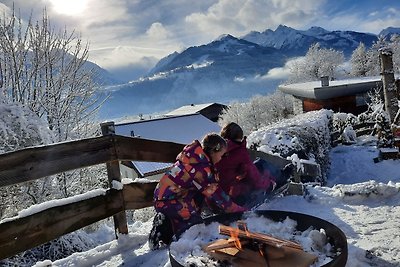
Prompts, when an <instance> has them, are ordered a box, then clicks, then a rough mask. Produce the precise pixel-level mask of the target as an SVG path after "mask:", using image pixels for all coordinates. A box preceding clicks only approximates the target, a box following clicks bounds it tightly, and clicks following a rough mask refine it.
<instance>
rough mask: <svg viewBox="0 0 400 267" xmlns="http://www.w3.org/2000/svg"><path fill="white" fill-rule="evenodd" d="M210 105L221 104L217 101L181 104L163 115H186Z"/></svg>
mask: <svg viewBox="0 0 400 267" xmlns="http://www.w3.org/2000/svg"><path fill="white" fill-rule="evenodd" d="M212 105H221V104H217V103H205V104H191V105H186V106H182V107H180V108H177V109H175V110H172V111H170V112H168V113H167V114H165V116H179V115H187V114H194V113H198V112H200V111H202V110H203V109H205V108H208V107H209V106H212Z"/></svg>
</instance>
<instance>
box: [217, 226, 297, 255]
mask: <svg viewBox="0 0 400 267" xmlns="http://www.w3.org/2000/svg"><path fill="white" fill-rule="evenodd" d="M219 233H220V234H223V235H227V236H231V235H232V233H235V234H237V236H238V237H239V238H242V239H252V240H254V241H259V242H262V243H265V244H267V245H270V246H274V247H282V246H285V247H291V248H295V249H301V250H303V248H302V247H301V245H300V244H298V243H296V242H292V241H290V240H283V239H279V238H276V237H273V236H269V235H265V234H260V233H253V232H250V231H243V230H240V229H239V228H234V227H230V226H226V225H220V226H219Z"/></svg>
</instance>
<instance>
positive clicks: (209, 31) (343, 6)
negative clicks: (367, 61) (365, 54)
mask: <svg viewBox="0 0 400 267" xmlns="http://www.w3.org/2000/svg"><path fill="white" fill-rule="evenodd" d="M13 3H14V5H15V9H16V10H17V14H21V16H22V18H23V19H25V20H27V19H28V18H29V16H30V15H31V14H32V17H33V19H34V20H37V19H38V18H40V16H41V14H42V11H43V9H44V8H46V10H47V13H48V15H49V17H50V20H51V24H52V25H53V26H54V27H57V28H64V27H66V28H67V29H68V30H69V31H71V32H72V31H73V30H75V31H76V32H77V33H79V34H80V35H81V38H82V39H83V40H84V41H87V42H89V44H90V60H91V61H93V62H95V63H96V64H98V65H100V66H101V67H103V68H105V69H107V70H109V71H111V72H112V73H114V74H118V76H119V77H120V78H122V77H124V78H128V79H131V80H134V79H136V78H138V77H140V76H141V75H143V74H145V73H146V72H147V71H148V70H149V69H151V68H152V67H153V66H154V65H155V64H156V62H158V60H160V59H161V58H163V57H165V56H167V55H169V54H171V53H173V52H174V51H178V52H179V51H182V50H184V49H185V48H188V47H190V46H197V45H202V44H206V43H209V42H211V41H212V40H214V39H216V38H218V37H219V36H220V35H221V34H228V33H229V34H232V35H234V36H236V37H240V36H243V35H245V34H247V33H249V32H250V31H264V30H266V29H272V30H275V29H276V27H277V26H278V25H280V24H284V25H287V26H289V27H293V28H295V29H299V30H306V29H308V28H310V27H311V26H320V27H323V28H325V29H327V30H354V31H361V32H369V33H375V34H378V33H379V32H380V31H381V30H382V29H384V28H386V27H389V26H393V27H397V26H400V17H399V16H396V14H399V12H400V2H399V1H395V0H379V1H378V0H363V1H352V0H337V1H328V0H202V1H197V0H132V1H129V0H113V1H109V0H68V1H64V0H30V1H25V0H15V1H11V0H10V1H8V0H6V1H4V0H3V1H1V2H0V9H2V10H3V11H4V12H3V14H7V13H9V11H10V8H11V7H12V5H13Z"/></svg>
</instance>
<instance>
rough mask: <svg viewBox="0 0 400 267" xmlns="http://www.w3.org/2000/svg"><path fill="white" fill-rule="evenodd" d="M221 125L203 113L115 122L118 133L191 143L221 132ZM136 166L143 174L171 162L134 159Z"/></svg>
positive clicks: (162, 167)
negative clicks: (207, 135)
mask: <svg viewBox="0 0 400 267" xmlns="http://www.w3.org/2000/svg"><path fill="white" fill-rule="evenodd" d="M220 130H221V127H220V126H219V125H218V124H217V123H215V122H212V121H210V120H209V119H207V118H206V117H204V116H203V115H201V114H190V115H183V116H171V117H163V118H158V119H152V120H142V121H135V122H131V123H121V124H115V133H116V134H118V135H125V136H135V137H138V138H145V139H152V140H159V141H169V142H175V143H180V144H189V143H191V142H192V141H193V140H196V139H197V140H201V139H203V137H204V136H205V135H206V134H207V133H210V132H216V133H219V132H220ZM133 164H134V166H135V168H136V169H137V170H138V172H139V173H140V174H141V175H142V176H146V174H147V175H149V174H151V173H154V172H157V171H158V170H163V169H165V168H167V167H169V166H171V164H170V163H160V162H138V161H133Z"/></svg>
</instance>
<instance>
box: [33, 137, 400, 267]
mask: <svg viewBox="0 0 400 267" xmlns="http://www.w3.org/2000/svg"><path fill="white" fill-rule="evenodd" d="M376 156H377V150H376V148H374V146H373V145H370V146H367V145H366V144H365V143H364V145H363V146H360V145H354V146H338V147H336V148H334V149H332V150H331V172H330V174H329V177H328V179H329V183H328V186H327V187H308V188H307V190H308V193H309V194H308V195H307V196H306V197H302V196H286V197H282V198H277V199H274V200H272V201H270V202H268V203H265V204H263V205H262V206H261V207H260V209H279V210H286V211H295V212H301V213H306V214H310V215H313V216H316V217H320V218H322V219H324V220H327V221H330V222H331V223H333V224H335V225H336V226H338V227H339V228H340V229H342V231H343V232H344V233H345V234H346V236H347V241H348V247H349V256H348V262H347V265H346V266H349V267H363V266H380V267H381V266H382V267H385V266H388V267H394V266H400V232H399V229H400V207H399V206H398V204H399V203H400V193H399V191H400V172H399V171H398V170H399V169H400V161H394V160H388V161H382V162H379V163H374V162H373V158H374V157H376ZM150 229H151V220H149V221H146V222H136V223H134V224H132V225H130V234H129V235H128V236H125V237H120V238H119V239H118V240H112V241H110V242H108V243H106V244H104V245H101V246H98V247H96V248H95V249H92V250H90V251H87V252H83V253H75V254H73V255H71V256H70V257H68V258H65V259H62V260H58V261H55V262H50V261H45V262H40V263H37V264H36V266H103V267H106V266H107V267H108V266H110V267H111V266H122V265H124V266H170V263H169V259H168V251H167V250H166V249H164V250H158V251H150V250H149V248H148V244H147V235H148V233H149V231H150Z"/></svg>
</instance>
